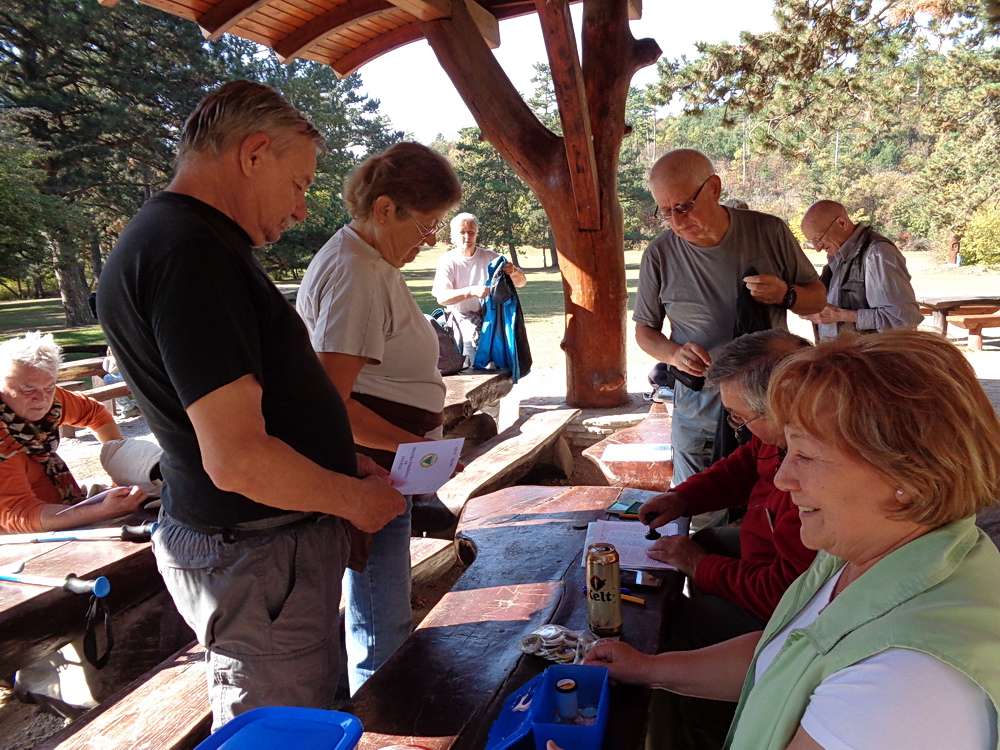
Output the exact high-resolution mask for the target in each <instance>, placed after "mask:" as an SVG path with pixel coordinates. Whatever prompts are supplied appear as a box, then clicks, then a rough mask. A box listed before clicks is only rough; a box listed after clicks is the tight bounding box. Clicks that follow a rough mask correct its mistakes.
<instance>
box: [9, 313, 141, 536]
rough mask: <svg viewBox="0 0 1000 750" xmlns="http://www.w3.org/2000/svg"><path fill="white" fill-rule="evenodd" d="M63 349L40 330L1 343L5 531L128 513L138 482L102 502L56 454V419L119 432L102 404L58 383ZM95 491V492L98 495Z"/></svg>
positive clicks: (107, 435) (116, 435) (108, 433)
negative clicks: (88, 497) (91, 497)
mask: <svg viewBox="0 0 1000 750" xmlns="http://www.w3.org/2000/svg"><path fill="white" fill-rule="evenodd" d="M61 362H62V350H61V349H60V348H59V345H58V344H56V342H55V341H54V340H53V339H52V335H51V334H46V335H44V336H43V335H42V334H41V333H39V332H38V331H35V332H34V333H27V334H25V335H24V336H23V337H18V338H13V339H9V340H8V341H5V342H4V343H3V344H0V532H34V531H56V530H59V529H71V528H79V527H80V526H81V525H85V524H90V523H96V522H98V521H107V520H109V519H111V518H118V517H119V516H124V515H128V514H129V513H131V512H132V511H134V510H135V509H136V508H138V507H139V505H140V504H142V501H143V500H145V499H146V493H145V491H143V490H142V489H140V488H139V487H115V488H113V489H111V490H108V492H107V493H106V494H105V495H104V499H103V500H101V501H100V502H97V503H92V504H88V505H83V506H79V507H69V506H70V505H73V504H74V503H77V502H79V501H81V500H83V499H84V497H85V496H84V494H83V492H82V491H81V489H80V486H79V485H78V484H77V483H76V480H75V479H74V478H73V474H72V473H70V470H69V467H68V466H66V463H65V462H64V461H63V460H62V459H61V458H60V457H59V454H58V453H56V450H57V449H58V448H59V426H60V425H64V424H66V425H72V426H74V427H89V428H90V429H91V430H93V432H94V434H95V435H96V436H97V439H98V440H100V441H101V442H102V443H106V442H108V441H109V440H121V437H122V434H121V431H119V429H118V425H116V424H115V420H114V418H113V417H112V416H111V414H110V413H109V412H108V410H107V409H105V408H104V406H103V405H102V404H100V403H99V402H97V401H95V400H94V399H92V398H90V397H88V396H84V395H82V394H79V393H73V392H72V391H67V390H65V389H63V388H60V387H59V386H57V385H56V375H57V374H58V373H59V365H60V364H61ZM95 499H96V498H95Z"/></svg>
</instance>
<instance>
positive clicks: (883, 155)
mask: <svg viewBox="0 0 1000 750" xmlns="http://www.w3.org/2000/svg"><path fill="white" fill-rule="evenodd" d="M994 5H995V4H994ZM774 15H775V20H776V26H777V28H776V29H775V30H774V31H768V32H764V33H761V34H750V33H744V34H742V35H741V37H740V41H739V42H738V43H735V44H734V43H728V42H726V43H721V44H699V45H697V49H698V53H699V54H698V56H697V57H695V58H693V59H687V58H683V57H682V58H680V59H679V60H663V61H661V63H660V80H659V82H658V84H657V85H656V86H655V87H653V90H652V96H653V98H654V100H655V101H658V102H661V103H666V102H669V101H671V100H675V101H676V100H679V101H680V102H681V103H682V104H683V106H684V115H683V116H680V117H675V118H668V122H667V123H666V124H665V125H666V127H665V128H664V133H665V136H666V138H665V140H666V145H667V146H668V147H675V146H693V147H695V148H700V149H701V150H703V151H705V152H706V153H707V154H708V155H709V156H711V157H712V158H713V159H714V160H715V161H716V163H717V164H718V165H720V169H721V171H722V172H723V173H724V180H723V183H724V185H725V186H726V188H727V189H728V190H729V191H730V192H731V193H742V195H741V197H744V198H746V199H748V200H749V201H750V204H751V207H752V208H760V209H762V210H769V211H772V212H774V213H778V214H780V215H783V216H786V217H788V218H789V219H791V221H792V224H793V228H797V227H794V224H795V223H796V222H797V220H798V217H800V216H801V215H802V213H803V211H804V210H805V208H806V207H807V206H808V205H809V204H810V203H811V202H813V201H814V200H817V199H819V198H831V199H834V200H839V201H840V202H842V203H844V204H845V206H847V208H848V210H849V211H850V212H851V215H852V217H853V218H855V219H860V220H866V221H871V222H873V223H875V224H876V225H877V226H878V227H879V228H880V229H881V230H882V231H884V232H886V233H888V234H890V235H895V236H899V237H902V238H904V240H905V239H907V238H916V239H918V240H920V241H924V242H925V241H926V239H927V238H943V237H946V236H947V235H948V234H949V233H951V232H958V233H959V234H960V235H961V234H962V233H963V231H964V230H965V228H966V227H967V226H968V225H969V222H970V220H971V217H973V216H974V215H977V212H978V211H979V210H980V208H981V207H982V206H984V205H988V204H991V202H995V201H996V199H997V197H998V195H1000V192H998V191H1000V49H998V47H997V44H996V39H995V35H996V33H997V28H998V27H997V25H996V18H995V16H993V17H991V16H990V15H989V12H988V9H987V8H986V7H985V6H984V5H982V4H980V3H977V2H974V1H973V0H947V1H946V2H935V3H924V2H917V3H914V2H911V1H910V0H885V2H881V3H872V2H870V0H777V2H776V6H775V11H774ZM991 19H992V20H991ZM993 243H994V244H995V245H1000V235H997V236H996V237H995V238H994V239H993Z"/></svg>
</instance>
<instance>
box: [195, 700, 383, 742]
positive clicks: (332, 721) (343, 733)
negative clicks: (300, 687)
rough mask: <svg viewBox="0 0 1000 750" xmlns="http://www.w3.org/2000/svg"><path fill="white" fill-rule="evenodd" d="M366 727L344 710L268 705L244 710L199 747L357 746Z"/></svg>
mask: <svg viewBox="0 0 1000 750" xmlns="http://www.w3.org/2000/svg"><path fill="white" fill-rule="evenodd" d="M363 731H364V730H363V729H362V727H361V722H360V721H359V720H358V717H356V716H353V715H351V714H345V713H343V712H341V711H323V710H321V709H318V708H292V707H288V706H268V707H265V708H255V709H253V710H252V711H247V712H246V713H244V714H240V715H239V716H237V717H236V718H235V719H233V720H232V721H230V722H229V723H228V724H225V725H224V726H223V727H222V728H221V729H219V731H217V732H216V733H215V734H213V735H212V736H211V737H209V738H208V739H207V740H205V741H204V742H202V743H201V744H200V745H198V747H197V748H196V750H274V749H275V748H278V749H280V750H354V748H355V747H357V744H358V740H360V739H361V733H362V732H363Z"/></svg>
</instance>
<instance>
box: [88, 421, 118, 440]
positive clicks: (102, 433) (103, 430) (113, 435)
mask: <svg viewBox="0 0 1000 750" xmlns="http://www.w3.org/2000/svg"><path fill="white" fill-rule="evenodd" d="M93 432H94V434H95V435H96V436H97V439H98V440H100V441H101V442H102V443H106V442H108V441H109V440H121V439H122V431H121V430H120V429H118V425H117V424H115V423H114V422H108V423H107V424H102V425H101V426H100V427H95V428H94V430H93Z"/></svg>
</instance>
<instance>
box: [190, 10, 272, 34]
mask: <svg viewBox="0 0 1000 750" xmlns="http://www.w3.org/2000/svg"><path fill="white" fill-rule="evenodd" d="M269 2H270V0H220V2H218V3H216V4H215V5H213V6H212V7H211V8H209V9H208V10H207V11H205V12H204V13H203V14H202V15H201V17H200V18H199V19H198V25H199V26H200V27H201V33H202V34H204V35H205V38H206V39H219V38H220V37H221V36H222V35H223V34H225V33H226V32H227V31H229V30H230V29H232V28H233V27H234V26H236V24H238V23H239V22H240V21H242V20H243V19H244V18H246V17H247V16H249V15H250V14H251V13H254V12H255V11H257V10H259V9H261V8H263V7H264V6H265V5H267V4H268V3H269Z"/></svg>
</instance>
